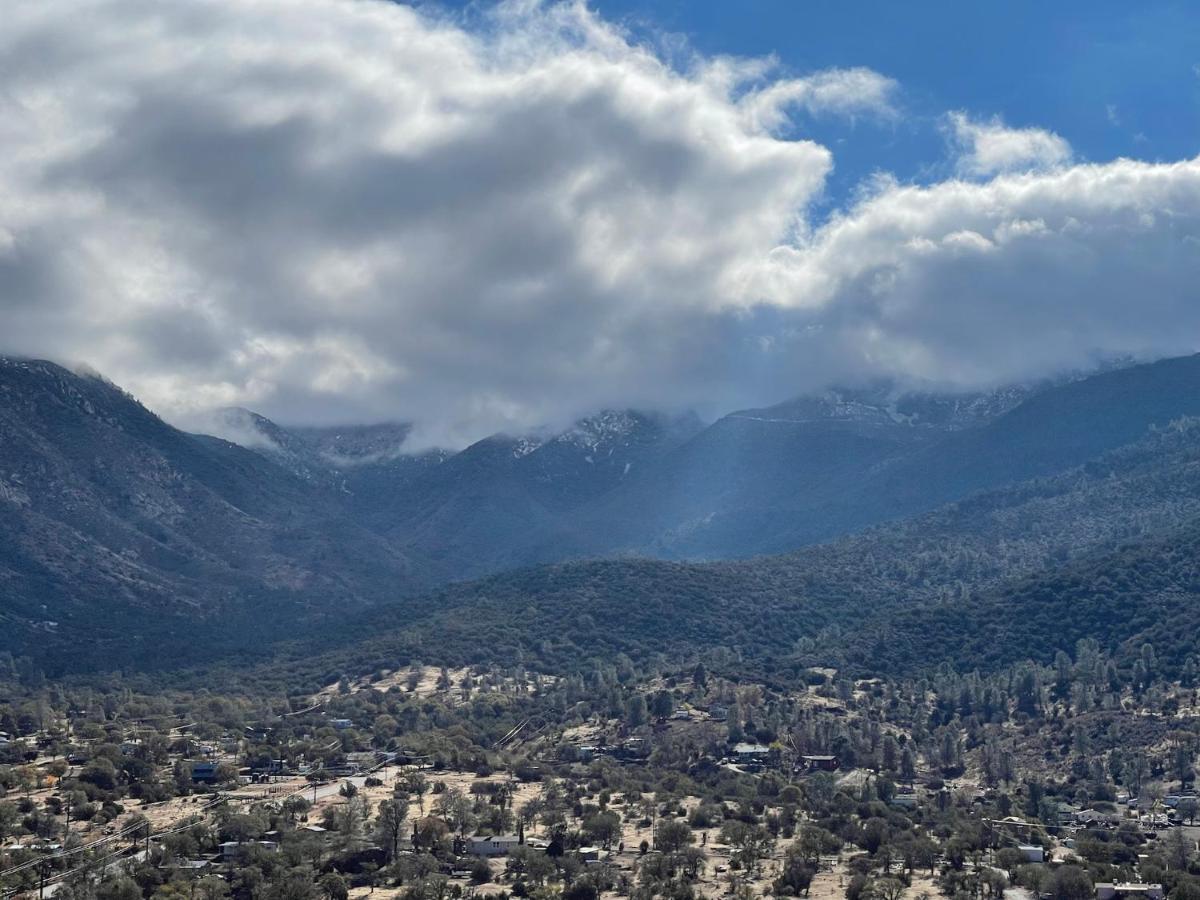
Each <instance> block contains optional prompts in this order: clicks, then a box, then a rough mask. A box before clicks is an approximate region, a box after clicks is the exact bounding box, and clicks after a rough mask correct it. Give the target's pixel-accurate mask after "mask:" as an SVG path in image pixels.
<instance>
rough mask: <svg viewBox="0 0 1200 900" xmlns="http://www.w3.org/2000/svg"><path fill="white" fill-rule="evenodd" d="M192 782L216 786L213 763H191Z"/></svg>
mask: <svg viewBox="0 0 1200 900" xmlns="http://www.w3.org/2000/svg"><path fill="white" fill-rule="evenodd" d="M192 781H193V782H195V783H196V784H216V783H217V781H218V775H217V764H216V763H215V762H194V763H192Z"/></svg>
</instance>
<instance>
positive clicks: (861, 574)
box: [273, 420, 1200, 680]
mask: <svg viewBox="0 0 1200 900" xmlns="http://www.w3.org/2000/svg"><path fill="white" fill-rule="evenodd" d="M1198 535H1200V428H1198V427H1197V425H1196V424H1195V423H1194V422H1192V421H1190V420H1188V421H1181V422H1179V423H1176V424H1175V425H1174V426H1172V427H1169V428H1166V429H1163V430H1158V431H1155V432H1154V433H1152V434H1150V435H1148V436H1147V437H1146V438H1145V439H1144V440H1143V441H1141V442H1138V443H1137V444H1135V445H1132V446H1130V447H1127V448H1122V449H1120V450H1118V451H1114V452H1113V453H1110V454H1106V455H1104V456H1102V457H1100V458H1099V459H1097V460H1095V461H1093V462H1091V463H1088V464H1086V465H1085V466H1082V467H1079V468H1076V469H1073V470H1071V471H1069V472H1067V473H1064V474H1062V475H1060V476H1057V477H1054V478H1050V479H1043V480H1037V481H1031V482H1027V483H1023V484H1020V485H1017V486H1014V487H1011V488H1006V489H1001V490H997V491H993V492H989V493H983V494H979V495H976V496H973V497H971V498H969V499H968V500H965V501H962V502H959V503H956V504H952V505H949V506H947V507H944V508H942V509H940V510H938V511H936V512H933V513H930V514H928V515H926V516H924V517H921V518H918V519H913V520H909V521H905V522H901V523H897V524H894V525H888V526H880V527H879V528H876V529H874V530H871V531H868V532H866V533H864V534H861V535H857V536H854V537H851V538H846V539H843V540H840V541H836V542H833V543H830V544H827V545H821V546H816V547H811V548H806V549H804V550H801V551H798V552H796V553H793V554H789V555H785V556H780V557H767V558H761V559H755V560H747V561H741V562H729V563H714V564H685V563H673V562H659V561H649V560H628V561H603V562H587V563H568V564H560V565H555V566H547V567H538V568H532V569H527V570H523V571H520V572H515V573H509V574H505V575H500V576H496V577H493V578H489V579H485V580H483V581H480V582H475V583H472V584H468V585H461V586H456V587H452V588H449V589H447V590H445V591H442V592H439V593H436V594H433V595H430V596H428V597H423V598H419V599H414V600H411V601H406V602H403V603H402V604H400V605H399V606H396V607H389V608H384V609H381V610H378V611H376V612H373V613H370V614H368V615H366V616H365V617H364V618H362V619H360V620H358V621H356V622H354V623H349V624H348V625H347V631H346V633H345V634H343V635H341V636H340V639H341V640H345V641H349V642H351V643H352V645H353V651H352V652H349V653H347V652H344V651H339V650H336V649H335V650H332V651H329V654H328V656H327V657H325V658H324V661H322V660H321V659H318V660H317V661H316V662H315V663H314V662H313V661H312V660H311V659H309V657H308V652H307V649H306V651H305V652H304V653H303V654H302V658H301V659H299V660H297V661H294V662H292V663H288V662H281V663H280V664H279V666H277V667H275V669H274V670H273V671H274V672H275V673H276V674H281V673H283V672H286V673H287V678H289V679H300V680H303V679H305V678H312V677H317V678H318V679H319V677H320V676H321V671H320V670H321V669H322V668H323V667H324V668H327V669H329V670H335V669H338V668H354V669H357V670H361V671H370V670H371V669H373V668H377V667H378V668H395V667H396V665H398V664H401V663H409V662H412V661H414V660H420V661H423V662H426V663H434V664H447V665H450V664H454V665H463V664H468V663H474V662H487V663H512V662H514V661H516V662H520V663H522V664H525V665H529V666H532V667H538V668H545V669H546V670H548V671H562V670H571V669H576V668H581V667H582V668H586V667H587V666H589V665H591V664H592V663H593V662H594V661H599V660H604V659H611V658H612V657H613V655H614V654H619V653H624V654H627V655H629V656H631V657H634V658H641V659H643V660H645V659H649V658H678V657H688V656H690V655H695V654H697V653H702V652H706V651H712V650H718V649H720V650H723V651H727V652H728V653H729V654H731V658H737V659H738V660H739V665H740V666H741V667H742V668H744V669H745V670H746V671H749V672H755V673H758V674H766V675H770V674H771V673H775V674H778V675H780V676H781V677H782V676H787V675H788V674H789V673H790V674H791V675H795V674H796V673H797V672H800V671H802V670H803V669H805V668H807V667H809V666H814V665H833V666H851V667H853V668H854V669H855V670H856V671H858V672H861V673H872V672H884V671H888V672H895V673H908V674H919V673H920V672H922V671H932V670H933V669H934V668H937V667H938V666H941V665H943V664H945V665H949V666H951V667H953V668H956V669H968V670H969V669H973V668H976V667H982V668H995V667H1000V666H1003V665H1007V664H1009V663H1011V662H1014V661H1018V660H1023V659H1026V658H1034V659H1037V660H1039V661H1041V662H1049V661H1051V660H1052V659H1053V657H1054V654H1055V652H1056V651H1058V650H1060V649H1070V648H1072V647H1073V646H1074V644H1075V642H1076V641H1077V640H1078V639H1079V638H1082V637H1095V638H1097V639H1098V640H1099V641H1101V643H1102V645H1103V646H1104V647H1105V648H1106V649H1110V650H1112V651H1114V652H1117V653H1120V652H1122V651H1125V650H1130V649H1132V651H1134V652H1136V651H1137V650H1138V649H1139V648H1140V646H1141V644H1142V643H1143V642H1145V641H1147V640H1153V641H1155V642H1157V643H1159V644H1160V645H1161V646H1162V648H1163V652H1162V658H1163V660H1164V664H1166V665H1171V666H1179V665H1181V664H1182V662H1183V660H1184V659H1185V658H1186V656H1187V655H1188V654H1189V653H1190V652H1191V648H1192V645H1193V643H1194V634H1195V633H1196V627H1197V626H1200V621H1195V620H1196V617H1197V616H1200V613H1195V614H1193V613H1191V612H1189V611H1188V610H1189V608H1190V604H1192V603H1193V601H1194V600H1195V599H1196V597H1195V594H1194V592H1195V591H1196V590H1197V588H1198V587H1200V584H1198V583H1197V582H1196V581H1195V578H1194V571H1193V566H1192V563H1191V560H1192V559H1194V558H1195V552H1194V551H1195V550H1196V549H1197V540H1198V539H1200V538H1198ZM400 623H404V624H403V625H401V624H400Z"/></svg>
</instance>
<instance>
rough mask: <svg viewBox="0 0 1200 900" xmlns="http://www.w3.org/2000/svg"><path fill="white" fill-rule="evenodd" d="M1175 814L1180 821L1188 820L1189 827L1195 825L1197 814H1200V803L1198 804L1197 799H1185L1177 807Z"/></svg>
mask: <svg viewBox="0 0 1200 900" xmlns="http://www.w3.org/2000/svg"><path fill="white" fill-rule="evenodd" d="M1175 812H1176V814H1177V815H1178V816H1179V818H1180V819H1187V821H1188V824H1189V825H1194V824H1195V823H1196V813H1198V812H1200V803H1197V802H1196V798H1195V797H1184V798H1183V799H1182V800H1180V801H1179V805H1178V806H1177V807H1175Z"/></svg>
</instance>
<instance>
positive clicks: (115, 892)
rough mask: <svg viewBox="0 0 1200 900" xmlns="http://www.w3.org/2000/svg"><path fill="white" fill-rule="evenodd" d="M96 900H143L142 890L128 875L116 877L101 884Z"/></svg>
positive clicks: (106, 879)
mask: <svg viewBox="0 0 1200 900" xmlns="http://www.w3.org/2000/svg"><path fill="white" fill-rule="evenodd" d="M96 900H142V889H141V888H140V887H138V883H137V882H136V881H134V880H133V879H132V878H130V877H129V876H128V875H114V876H111V877H108V878H105V879H104V881H102V882H100V886H99V887H97V888H96Z"/></svg>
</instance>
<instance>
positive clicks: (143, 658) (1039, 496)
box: [0, 357, 1200, 669]
mask: <svg viewBox="0 0 1200 900" xmlns="http://www.w3.org/2000/svg"><path fill="white" fill-rule="evenodd" d="M1194 416H1200V357H1186V358H1179V359H1171V360H1163V361H1160V362H1156V363H1151V364H1145V365H1131V366H1126V367H1123V368H1118V369H1112V370H1108V371H1104V372H1100V373H1096V374H1093V375H1090V376H1086V377H1078V378H1072V379H1064V380H1060V381H1057V382H1047V383H1042V384H1038V385H1030V386H1019V387H1012V388H1007V389H1004V390H1001V391H996V392H992V393H986V394H974V395H969V396H961V395H960V396H950V395H929V394H927V395H920V394H911V393H909V394H905V393H902V392H897V391H896V390H895V389H894V388H892V387H890V386H887V385H879V386H872V387H868V388H865V389H859V390H842V391H831V392H827V393H825V394H823V395H821V396H817V397H805V398H799V399H797V400H795V401H791V402H789V403H785V404H781V405H779V406H775V407H770V408H767V409H761V410H749V411H743V412H738V413H734V414H731V415H729V416H726V417H724V418H722V419H719V420H718V421H716V422H714V423H712V424H710V425H707V426H706V425H704V424H703V423H701V422H700V421H699V420H698V419H697V418H696V417H695V416H690V415H685V416H666V415H659V414H651V413H644V412H635V411H608V412H603V413H600V414H597V415H596V416H593V417H590V418H587V419H584V420H581V421H580V422H579V423H577V424H576V425H575V426H574V427H572V428H570V429H568V430H566V431H564V432H561V433H551V434H541V435H535V436H525V437H509V436H494V437H491V438H488V439H486V440H483V441H480V442H478V443H476V444H474V445H472V446H470V447H468V448H466V449H464V450H462V451H459V452H457V453H447V452H440V451H429V452H423V453H418V454H410V453H407V452H406V451H405V443H406V441H407V440H408V438H409V435H410V432H409V429H408V428H407V427H406V426H404V425H376V426H361V427H350V428H334V429H329V428H287V427H281V426H279V425H277V424H275V423H272V422H270V421H269V420H267V419H265V418H263V417H261V416H257V415H255V414H254V413H251V412H248V411H245V410H227V411H223V412H222V413H221V414H220V418H219V419H218V420H217V421H216V425H217V426H218V427H216V428H214V430H216V431H219V432H221V433H223V434H226V435H227V436H230V437H236V438H237V440H238V443H234V442H232V441H229V440H223V439H221V438H217V437H209V436H204V435H196V434H188V433H185V432H182V431H179V430H177V429H175V428H172V427H171V426H169V425H168V424H166V423H165V422H163V421H162V420H161V419H159V418H158V417H156V416H155V415H153V414H152V413H150V412H149V411H147V410H146V409H145V408H144V407H142V406H141V405H140V404H138V403H137V402H136V401H135V400H134V399H133V398H131V397H130V396H128V395H127V394H125V393H124V392H122V391H121V390H120V389H119V388H117V387H115V386H114V385H112V384H110V383H108V382H106V381H104V380H103V379H102V378H99V377H97V376H95V375H89V374H78V373H72V372H70V371H68V370H66V369H64V368H61V367H59V366H56V365H54V364H52V363H48V362H40V361H29V360H17V359H5V360H0V508H3V510H4V514H3V516H2V517H0V593H2V596H3V604H2V605H0V616H2V617H3V619H2V620H0V621H3V622H4V624H5V627H4V629H3V634H2V635H0V650H8V651H11V652H14V653H16V654H18V655H28V656H32V657H35V658H38V659H40V660H44V661H46V662H47V664H48V665H52V666H54V667H56V668H58V669H66V668H85V667H86V668H95V667H104V666H113V665H121V666H137V665H156V664H163V663H164V662H165V661H166V660H168V659H169V661H170V662H172V663H179V662H189V661H195V662H199V661H203V660H205V659H212V658H217V657H220V656H222V655H227V654H231V653H251V654H261V652H262V651H263V648H264V647H266V646H281V645H282V643H283V642H286V641H294V640H307V639H308V638H309V637H310V636H312V635H314V634H316V635H321V636H323V637H329V636H331V635H334V634H335V633H336V634H343V633H344V634H346V635H352V634H354V635H358V637H359V638H362V637H363V633H362V632H361V631H357V630H356V629H359V628H361V627H369V629H370V633H371V634H382V633H383V632H388V631H389V629H390V625H388V624H387V623H388V622H390V621H391V620H392V619H393V618H394V617H397V616H401V617H403V621H405V622H406V623H407V624H406V625H405V627H404V629H402V632H403V634H402V635H400V634H398V635H397V636H396V637H395V640H394V641H393V643H391V644H386V640H385V639H384V638H380V640H384V641H385V644H386V645H387V646H389V647H392V648H393V649H394V648H395V646H397V644H396V641H399V642H400V644H401V645H405V642H406V641H409V640H414V639H417V637H419V636H420V635H421V634H422V633H423V632H422V631H421V629H422V628H423V627H425V626H423V625H422V624H421V623H422V622H428V623H433V622H437V623H438V628H439V629H440V631H439V635H440V637H439V643H445V644H446V646H447V647H453V646H455V645H454V641H453V640H450V639H449V638H448V637H447V636H448V635H450V636H452V635H453V634H454V633H455V632H456V630H461V629H462V628H464V627H467V626H470V625H471V623H472V622H475V621H477V619H476V618H475V617H474V616H471V615H467V616H466V617H465V618H464V617H463V616H462V615H460V614H459V613H460V612H461V611H463V610H468V609H475V608H476V607H478V608H479V609H480V615H483V616H485V618H486V619H488V620H491V619H494V618H495V617H496V616H497V615H500V612H499V608H498V607H497V606H496V604H499V603H502V602H503V603H506V604H509V606H510V607H511V609H523V610H532V612H531V613H530V615H532V616H533V618H534V620H535V621H545V619H544V618H543V614H544V615H545V616H559V615H564V614H565V610H563V609H561V608H559V607H557V606H554V604H555V603H561V602H566V601H567V600H569V601H570V602H571V603H578V602H579V597H581V596H582V597H586V598H587V605H588V607H589V611H588V612H587V613H585V614H582V615H585V617H593V619H594V617H595V616H597V615H602V616H604V619H605V621H609V619H610V618H612V616H613V615H614V613H615V611H616V610H621V612H620V613H619V614H618V617H619V616H621V615H626V614H628V617H627V619H623V620H621V621H622V622H623V623H625V624H629V623H634V622H637V621H641V617H642V616H643V615H645V614H649V613H650V612H651V611H653V610H657V611H658V613H659V614H660V615H662V616H664V617H665V618H666V620H667V621H669V622H672V623H674V624H675V625H676V626H680V623H681V622H683V623H684V625H683V626H680V628H679V633H680V634H682V635H686V636H690V637H691V638H695V639H696V640H698V641H699V642H700V645H703V644H704V641H705V640H709V641H710V643H711V640H710V638H704V636H703V633H702V632H703V629H704V628H705V627H712V628H716V629H718V630H720V629H721V628H723V627H724V626H723V624H722V623H723V622H724V621H725V617H727V616H728V615H730V614H732V613H731V606H730V603H731V601H730V600H729V598H731V597H734V596H737V597H739V598H742V599H741V602H743V603H746V604H749V605H750V607H751V608H753V609H761V610H765V611H772V610H773V611H775V612H772V613H771V615H776V614H777V615H781V616H784V618H783V619H781V620H780V621H779V622H774V621H773V620H772V619H771V618H770V616H764V617H763V618H762V624H761V625H758V626H756V631H761V636H762V640H763V642H764V645H766V646H771V647H776V646H781V645H779V644H778V642H779V640H780V639H781V636H785V637H786V642H790V644H794V643H795V641H798V640H800V639H801V638H802V637H804V636H805V635H808V636H810V637H811V636H812V635H813V634H814V633H818V632H821V630H822V629H827V628H842V627H846V625H847V624H848V622H851V621H852V622H853V623H854V624H855V627H856V628H858V629H859V630H861V631H863V633H866V632H867V631H870V630H871V629H874V630H875V631H877V632H879V633H886V632H887V631H888V629H899V628H901V627H902V625H903V621H902V619H900V618H896V616H897V615H898V611H899V610H902V609H906V608H910V607H912V605H913V604H938V603H941V604H945V603H959V602H962V603H967V602H968V599H969V601H970V602H971V603H981V602H984V601H983V600H980V599H979V598H982V597H985V595H987V592H988V591H1002V590H1005V589H1006V587H1005V586H1008V587H1011V586H1012V585H1014V584H1015V583H1016V582H1015V581H1014V579H1022V578H1033V577H1036V576H1038V574H1039V573H1047V572H1053V571H1055V570H1056V567H1060V566H1065V565H1077V564H1082V563H1080V562H1079V560H1083V559H1085V558H1091V557H1093V556H1095V555H1096V554H1100V553H1106V552H1108V553H1111V552H1116V548H1117V546H1118V544H1119V543H1120V542H1121V541H1129V540H1137V541H1149V542H1153V541H1161V540H1164V539H1165V535H1167V534H1168V533H1173V530H1177V529H1180V528H1186V527H1187V525H1188V523H1189V522H1190V521H1191V517H1192V516H1193V514H1194V512H1195V511H1196V510H1195V498H1196V497H1197V496H1200V486H1197V488H1196V489H1195V490H1193V481H1194V480H1195V475H1194V471H1193V469H1194V467H1195V459H1194V455H1195V454H1194V452H1193V451H1194V449H1195V448H1194V446H1193V445H1194V443H1195V439H1194V434H1195V432H1194V430H1193V429H1191V428H1190V427H1188V424H1187V423H1188V421H1189V417H1194ZM1171 423H1176V424H1175V425H1174V426H1172V425H1171ZM881 523H890V524H881ZM864 529H865V530H864ZM798 548H807V549H798ZM761 554H783V555H782V556H779V555H777V556H774V557H770V558H766V559H763V558H757V557H758V556H759V555H761ZM600 557H604V558H606V560H607V561H595V562H590V561H588V560H593V559H597V558H600ZM655 558H656V559H659V560H662V561H661V562H655V561H653V559H655ZM717 559H721V560H729V561H727V562H721V563H706V562H699V561H698V560H717ZM571 560H582V561H580V562H571ZM531 567H532V568H531ZM513 570H516V571H513ZM922 571H924V572H925V573H926V574H925V575H924V576H922V575H920V572H922ZM897 572H903V573H905V574H904V575H903V576H900V575H897V574H896V573H897ZM914 572H915V573H916V574H914ZM496 573H508V574H496ZM478 578H483V579H484V580H483V581H477V582H472V583H470V584H461V585H457V586H453V587H449V588H444V587H443V588H441V589H440V590H439V586H444V585H447V584H451V583H455V582H463V581H465V580H467V579H478ZM655 585H657V587H654V586H655ZM431 592H433V593H431ZM714 596H716V597H719V598H722V599H721V600H720V601H719V602H718V603H716V605H715V606H713V603H712V602H710V601H711V600H712V597H714ZM755 597H760V598H762V599H761V600H760V601H757V602H756V601H754V600H753V599H752V598H755ZM544 598H558V599H557V600H554V601H553V602H551V601H550V600H547V601H546V602H547V603H550V606H548V607H546V608H544V609H543V608H542V607H540V606H539V605H538V604H539V603H541V602H542V599H544ZM631 598H642V600H644V601H645V602H639V605H638V607H637V609H635V610H631V609H628V608H627V606H628V604H629V602H630V599H631ZM794 603H800V604H801V605H800V606H799V607H793V606H791V605H789V604H794ZM481 604H482V606H481ZM489 604H490V605H489ZM966 608H968V607H966V606H964V609H966ZM970 608H972V609H973V608H974V607H970ZM705 609H709V610H710V611H711V610H717V611H719V615H717V618H716V619H713V620H712V621H711V622H709V624H708V625H704V624H703V623H704V622H705V621H707V620H706V619H705V615H707V614H702V610H705ZM877 609H886V610H888V612H887V616H889V617H891V618H888V619H887V620H886V621H884V620H883V619H878V620H876V619H875V618H871V617H874V616H876V612H875V611H876V610H877ZM848 610H853V611H854V612H855V616H856V618H855V619H853V620H848V619H847V618H846V614H847V611H848ZM456 611H457V612H456ZM722 611H723V612H722ZM864 611H866V612H869V613H870V616H867V617H864V615H863V613H864ZM572 615H574V613H572ZM797 615H798V616H799V621H802V622H803V627H802V628H800V629H799V630H798V629H797V627H795V625H794V624H789V623H793V622H794V621H795V620H796V617H797ZM879 615H883V613H879ZM381 617H382V618H381ZM868 619H869V620H870V622H871V623H872V624H870V625H869V627H868ZM570 620H571V616H567V621H568V622H569V621H570ZM364 623H366V624H364ZM698 629H699V630H698ZM569 631H570V629H566V630H565V631H564V632H563V635H559V636H558V637H559V638H561V639H562V640H566V637H565V635H566V634H568V633H569ZM617 631H618V632H620V631H621V629H620V628H618V629H617ZM652 632H653V633H657V632H655V631H653V630H652ZM466 633H467V634H468V635H469V634H470V633H471V632H470V629H469V628H468V631H467V632H466ZM513 633H514V634H518V633H522V632H521V629H519V628H516V627H515V626H514V631H513ZM525 636H526V637H530V638H531V639H532V637H533V636H531V635H525ZM443 638H445V640H444V641H443ZM728 638H729V635H728V634H726V635H725V639H727V640H728ZM81 639H82V640H81ZM465 640H467V638H466V637H464V641H465ZM603 640H609V638H603ZM611 640H613V641H617V640H618V637H617V636H613V637H612V638H611ZM534 643H537V641H535V642H534ZM551 643H553V641H552V642H551ZM790 644H789V646H790ZM381 646H383V645H381ZM491 646H493V647H495V648H500V647H509V646H511V642H507V641H504V640H499V641H493V642H492V643H491ZM614 646H615V644H614ZM830 646H831V647H832V646H833V645H832V644H830ZM460 649H461V648H460ZM793 649H794V648H793ZM388 652H392V651H390V650H389V651H388ZM447 652H451V651H450V650H448V651H447ZM453 652H458V651H453ZM789 652H790V651H789ZM831 652H832V651H831ZM861 652H862V647H861V646H860V645H859V644H855V645H854V646H853V647H850V646H849V645H846V646H843V647H842V649H840V650H837V653H840V654H842V656H843V657H844V658H846V659H850V658H855V659H858V661H859V662H860V663H862V662H863V660H862V659H861V656H857V657H856V656H855V654H861Z"/></svg>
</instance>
